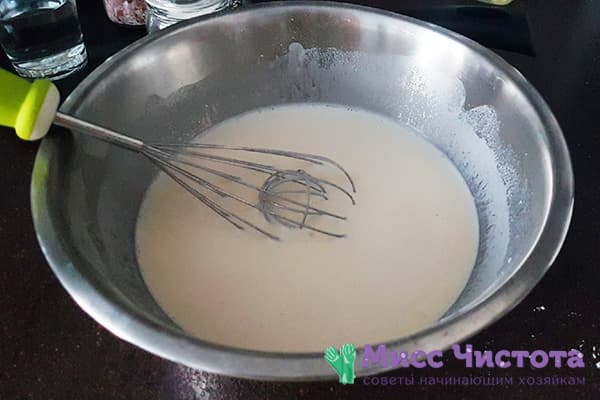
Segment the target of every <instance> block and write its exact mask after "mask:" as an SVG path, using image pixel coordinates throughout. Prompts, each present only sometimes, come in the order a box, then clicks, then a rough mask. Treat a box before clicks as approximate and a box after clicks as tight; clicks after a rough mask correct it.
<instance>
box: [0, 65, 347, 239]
mask: <svg viewBox="0 0 600 400" xmlns="http://www.w3.org/2000/svg"><path fill="white" fill-rule="evenodd" d="M0 82H1V83H3V84H6V85H8V86H10V87H9V89H12V90H7V91H3V92H2V93H0V100H6V99H5V98H4V97H10V99H8V100H10V101H6V102H5V101H0V104H2V105H0V125H7V126H11V127H14V128H15V129H16V131H17V134H18V135H19V136H20V137H21V138H24V139H28V140H35V139H39V138H40V137H42V136H44V135H45V134H46V132H47V131H48V129H49V127H50V125H51V124H52V123H54V124H55V125H58V126H62V127H64V128H67V129H71V130H73V131H76V132H80V133H84V134H87V135H89V136H92V137H94V138H96V139H100V140H102V141H105V142H108V143H111V144H114V145H117V146H119V147H122V148H125V149H129V150H132V151H135V152H138V153H140V154H142V155H144V156H145V157H147V158H148V159H149V160H150V161H152V163H154V165H156V166H157V167H158V168H159V169H161V170H162V171H163V172H164V173H165V174H167V175H168V176H169V177H170V178H171V179H173V180H174V181H175V182H177V183H178V184H179V185H181V186H182V187H183V188H184V189H186V190H187V191H188V192H190V193H191V194H192V195H193V196H194V197H196V198H197V199H198V200H200V201H201V202H202V203H203V204H204V205H206V206H207V207H209V208H210V209H211V210H213V211H214V212H215V213H217V214H218V215H219V216H221V217H223V218H224V219H225V220H227V221H228V222H229V223H231V224H232V225H233V226H235V227H236V228H238V229H241V230H244V229H245V228H252V229H254V230H256V231H258V232H260V233H261V234H263V235H265V236H267V237H269V238H271V239H275V240H279V239H280V238H279V236H277V235H276V234H275V233H273V232H271V231H269V230H268V229H267V228H265V227H262V226H259V224H257V223H256V222H254V221H252V220H251V219H249V218H246V217H245V216H244V215H240V213H236V212H232V211H230V210H229V209H228V207H227V206H226V205H224V204H223V201H219V199H231V200H232V201H234V202H237V203H239V204H242V205H244V206H245V207H249V208H251V209H254V210H256V211H257V212H259V213H260V214H262V215H263V216H264V219H265V220H266V221H267V222H270V223H278V224H279V225H282V226H285V227H288V228H293V229H307V230H310V231H314V232H318V233H321V234H324V235H327V236H331V237H336V238H342V237H345V234H344V233H339V232H334V231H332V230H330V229H325V228H321V227H320V225H317V224H315V221H319V220H322V219H325V218H329V219H334V220H345V219H346V217H345V216H343V215H340V214H338V213H337V212H333V211H329V210H326V209H325V208H324V207H322V206H321V204H323V201H324V200H328V199H329V196H330V194H331V191H337V192H338V193H341V194H343V196H345V197H347V198H348V199H349V201H350V202H351V203H352V204H355V200H354V194H355V193H356V187H355V185H354V182H353V180H352V178H351V177H350V175H349V174H348V172H347V171H346V170H345V169H344V168H343V167H342V166H341V165H339V164H338V163H337V162H335V161H333V160H331V159H329V158H327V157H323V156H318V155H313V154H305V153H298V152H292V151H284V150H274V149H265V148H253V147H243V146H225V145H217V144H203V143H189V144H149V143H145V142H143V141H141V140H139V139H135V138H132V137H129V136H126V135H123V134H121V133H117V132H115V131H112V130H110V129H107V128H104V127H101V126H98V125H96V124H93V123H90V122H86V121H83V120H81V119H79V118H76V117H73V116H70V115H67V114H64V113H61V112H58V111H57V108H58V103H59V97H60V96H59V94H58V90H57V89H56V87H55V86H54V85H53V84H52V83H50V82H48V81H34V82H33V83H29V82H27V81H25V80H23V79H21V78H18V77H16V76H14V75H12V74H9V73H8V72H6V71H3V70H1V69H0ZM8 86H7V87H8ZM28 96H29V99H28ZM32 96H33V97H35V100H36V101H35V102H34V103H33V107H32V102H31V97H32ZM242 154H246V155H248V154H254V155H256V154H261V155H268V156H269V157H272V158H286V159H291V160H295V161H301V162H303V163H307V164H309V165H316V166H325V167H329V168H333V169H335V170H337V171H338V172H339V173H340V174H341V176H342V177H343V179H344V181H345V183H344V185H346V186H347V188H346V187H344V186H343V185H341V184H339V183H336V182H334V181H331V180H328V179H325V178H319V177H317V176H315V174H310V173H308V172H307V171H305V170H304V169H286V168H281V167H277V166H275V165H273V164H270V163H264V162H259V161H256V160H252V159H247V158H246V159H244V158H242V157H241V155H242ZM219 166H221V167H222V168H219ZM236 169H239V170H244V171H251V172H252V173H253V174H260V175H264V176H265V178H264V180H262V181H259V182H262V184H260V183H259V184H256V183H253V182H249V181H248V180H245V179H243V178H242V177H241V174H240V175H238V174H236V173H235V170H236ZM218 182H231V183H233V184H234V185H237V186H239V187H242V188H244V189H245V191H246V192H247V193H253V194H254V195H255V196H253V198H248V196H242V195H240V194H239V193H237V192H234V191H232V190H228V189H227V188H225V187H223V186H222V185H221V184H219V183H218ZM229 186H231V185H229ZM316 199H319V201H317V202H315V200H316ZM315 203H318V205H315ZM315 217H316V218H315Z"/></svg>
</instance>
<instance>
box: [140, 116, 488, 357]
mask: <svg viewBox="0 0 600 400" xmlns="http://www.w3.org/2000/svg"><path fill="white" fill-rule="evenodd" d="M198 141H200V142H206V143H218V144H232V145H246V146H252V147H267V148H276V149H285V150H292V151H299V152H306V153H313V154H319V155H323V156H327V157H330V158H332V159H334V160H336V161H337V162H339V163H340V164H342V165H343V166H344V168H345V169H346V170H348V172H349V173H350V175H351V176H352V177H353V179H354V181H355V183H356V187H357V194H356V200H357V204H356V205H355V206H352V205H351V203H350V202H349V201H348V199H347V198H345V197H344V196H333V197H332V198H331V199H330V200H329V201H328V202H327V206H328V207H330V208H331V209H333V210H336V211H338V212H340V213H342V214H344V215H345V216H347V217H348V220H347V221H344V222H336V223H334V224H332V225H331V226H330V225H327V224H330V222H329V221H321V222H322V223H323V224H325V225H326V227H328V228H332V229H336V230H340V231H343V232H344V233H346V234H347V235H348V236H347V237H346V238H344V239H335V238H330V237H326V236H323V235H319V234H309V233H308V232H307V231H304V230H303V231H291V230H289V229H287V228H283V227H272V229H275V230H276V232H277V234H278V235H280V236H281V237H282V239H283V240H282V241H280V242H276V241H273V240H270V239H268V238H266V237H265V236H263V235H260V234H258V233H256V232H252V231H244V232H242V231H238V230H237V229H235V228H234V227H233V226H231V225H230V224H229V223H227V222H226V221H225V220H223V219H222V218H221V217H219V216H218V215H216V214H215V213H214V212H213V211H211V210H210V209H209V208H207V207H205V206H204V205H203V204H202V203H200V202H199V201H198V200H197V199H196V198H194V197H193V196H192V195H190V194H188V193H187V192H186V191H185V190H183V189H182V188H180V187H179V186H178V185H177V184H176V183H175V182H173V181H172V180H171V179H169V178H168V177H167V176H166V175H165V174H160V175H159V176H158V177H157V179H156V180H155V181H154V183H153V184H152V185H151V186H150V188H149V189H148V192H147V194H146V198H145V200H144V202H143V205H142V208H141V211H140V216H139V219H138V223H137V233H136V242H137V251H138V262H139V265H140V267H141V270H142V273H143V276H144V279H145V281H146V283H147V285H148V287H149V289H150V291H151V293H152V294H153V296H154V297H155V298H156V300H157V302H158V303H159V304H160V305H161V307H162V308H163V309H164V310H165V311H166V313H167V314H169V315H170V316H171V317H172V319H173V320H174V321H175V322H176V323H178V324H179V325H180V326H181V327H182V328H183V329H184V330H186V331H187V332H189V333H191V334H193V335H195V336H197V337H199V338H201V339H204V340H207V341H211V342H215V343H219V344H224V345H230V346H234V347H238V348H245V349H254V350H266V351H283V352H304V351H315V352H321V351H323V350H324V349H325V348H326V347H327V346H332V345H334V346H340V345H341V344H343V343H353V344H355V345H356V346H362V345H364V344H367V343H370V344H375V343H378V342H382V341H385V340H389V339H393V338H398V337H401V336H404V335H408V334H411V333H414V332H416V331H418V330H420V329H422V328H425V327H427V326H429V325H431V324H433V323H434V322H435V321H436V320H437V319H439V318H440V317H441V316H442V315H443V314H444V312H445V311H446V310H447V309H448V308H449V307H450V305H451V304H452V303H453V302H454V301H455V300H456V298H457V297H458V295H459V294H460V292H461V291H462V289H463V287H464V285H465V284H466V282H467V279H468V277H469V275H470V273H471V270H472V268H473V265H474V262H475V258H476V255H477V248H478V235H479V232H478V221H477V214H476V210H475V205H474V201H473V198H472V196H471V194H470V192H469V190H468V188H467V186H466V183H465V182H464V180H463V179H462V177H461V175H460V174H459V172H458V171H457V170H456V169H455V167H454V166H453V165H452V164H451V162H450V161H449V160H448V159H447V158H446V157H445V156H444V155H443V154H442V153H441V152H440V151H438V150H437V149H436V148H435V147H433V146H432V145H430V144H429V143H427V142H426V141H424V140H422V139H420V138H419V137H417V136H416V135H414V134H413V133H412V132H411V131H410V130H408V129H407V128H404V127H403V126H401V125H398V124H396V123H395V122H393V121H391V120H388V119H386V118H383V117H380V116H377V115H374V114H371V113H368V112H364V111H355V110H347V109H345V108H341V107H332V106H325V105H292V106H284V107H277V108H274V109H265V110H260V111H256V112H252V113H248V114H245V115H242V116H240V117H238V118H235V119H232V120H228V121H226V122H224V123H222V124H219V125H217V126H215V127H213V128H211V130H209V131H208V132H207V133H206V134H205V135H202V137H200V138H199V139H198ZM280 162H281V160H280ZM290 167H291V168H295V167H296V165H290ZM315 171H316V172H315ZM315 171H310V170H309V171H308V172H315V173H316V174H318V173H320V172H323V171H319V170H315ZM323 173H325V174H327V173H329V172H328V171H326V172H323ZM249 174H250V175H253V174H252V173H249ZM320 176H321V177H322V175H320ZM245 179H249V180H251V181H252V180H253V179H258V180H257V181H256V182H260V181H261V180H264V176H263V177H262V178H256V177H255V176H246V177H245ZM331 179H338V181H339V182H343V180H341V179H342V178H341V177H340V176H339V175H336V176H332V177H331ZM219 184H221V185H225V186H227V183H226V182H219ZM226 204H227V206H228V207H230V209H232V210H235V211H236V212H238V213H240V214H242V215H245V216H248V217H249V218H254V220H256V221H261V222H263V223H264V221H263V220H264V218H262V217H261V216H260V214H258V213H257V211H255V210H251V209H248V208H247V207H244V206H241V205H237V204H235V203H233V202H228V203H226ZM317 222H318V221H317Z"/></svg>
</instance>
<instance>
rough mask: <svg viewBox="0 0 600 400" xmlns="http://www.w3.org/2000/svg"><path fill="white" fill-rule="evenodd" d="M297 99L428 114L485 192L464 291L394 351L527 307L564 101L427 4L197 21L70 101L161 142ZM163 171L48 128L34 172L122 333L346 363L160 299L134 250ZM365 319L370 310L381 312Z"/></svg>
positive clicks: (554, 226)
mask: <svg viewBox="0 0 600 400" xmlns="http://www.w3.org/2000/svg"><path fill="white" fill-rule="evenodd" d="M293 102H324V103H334V104H343V105H346V106H350V107H355V108H362V109H367V110H371V111H373V112H376V113H379V114H382V115H385V116H388V117H389V118H393V119H395V120H398V121H399V122H401V123H402V124H405V125H408V126H410V127H412V128H413V129H414V130H415V132H417V133H418V134H420V135H422V136H423V137H425V138H426V139H427V140H429V141H431V142H432V143H434V144H435V145H436V146H438V147H439V148H440V149H441V150H442V151H443V152H444V153H445V154H446V155H448V157H449V158H450V159H451V160H452V161H453V162H454V163H455V165H456V166H457V168H458V169H459V170H460V171H461V173H462V174H463V176H464V177H465V180H466V181H467V183H468V185H469V187H470V189H471V191H472V193H473V195H474V197H475V199H476V203H477V209H478V214H479V223H480V228H481V241H480V247H479V256H478V259H477V265H476V266H475V269H474V271H473V274H472V276H471V278H470V280H469V282H468V284H467V287H466V289H465V290H464V292H463V293H462V295H461V296H460V298H459V299H458V301H457V302H456V304H454V305H453V306H452V308H451V309H450V310H449V311H448V313H447V314H446V315H445V316H444V317H443V318H442V319H441V320H440V321H439V322H438V323H437V324H435V325H434V326H432V327H430V328H428V329H425V330H423V331H421V332H418V333H416V334H414V335H413V336H410V337H403V338H397V339H395V340H391V341H389V342H388V343H386V345H387V347H388V349H392V350H396V351H399V350H406V351H411V350H416V349H420V350H425V351H428V350H433V349H445V348H447V347H448V346H450V345H451V344H453V343H456V342H461V341H463V340H465V339H466V338H468V337H470V336H472V335H473V334H475V333H476V332H478V331H479V330H481V329H482V328H484V327H485V326H487V325H489V324H490V323H492V322H493V321H494V320H496V319H498V318H499V317H501V316H502V315H503V314H505V313H506V312H508V311H509V310H510V309H511V308H513V307H514V306H515V305H516V304H518V303H519V302H520V301H521V300H522V299H523V298H524V297H525V295H526V294H527V293H528V292H529V291H530V290H531V289H532V288H533V286H534V285H535V284H536V283H537V282H538V281H539V280H540V278H541V277H542V275H543V274H544V273H545V271H546V270H547V269H548V268H549V266H550V264H551V263H552V261H553V260H554V258H555V256H556V255H557V253H558V251H559V248H560V246H561V244H562V242H563V240H564V237H565V234H566V231H567V227H568V224H569V220H570V216H571V211H572V206H573V176H572V170H571V163H570V160H569V155H568V151H567V148H566V145H565V142H564V139H563V136H562V134H561V130H560V128H559V126H558V124H557V122H556V120H555V119H554V117H553V115H552V113H551V112H550V110H549V109H548V106H547V105H546V104H545V103H544V101H543V100H542V98H541V97H540V96H539V95H538V93H537V92H536V91H535V90H534V88H533V87H532V86H531V85H530V84H529V83H527V81H526V80H525V79H524V78H523V77H522V76H521V75H520V74H519V73H518V72H517V71H516V70H515V69H514V68H512V67H511V66H510V65H508V64H507V63H506V62H504V61H503V60H502V59H501V58H500V57H498V56H496V55H495V54H494V53H492V52H491V51H488V50H486V49H484V48H482V47H481V46H479V45H477V44H476V43H474V42H472V41H470V40H468V39H466V38H464V37H461V36H459V35H456V34H454V33H452V32H449V31H447V30H444V29H441V28H439V27H436V26H433V25H429V24H426V23H423V22H420V21H417V20H414V19H410V18H405V17H402V16H399V15H395V14H391V13H387V12H383V11H376V10H372V9H367V8H361V7H355V6H349V5H341V4H333V3H318V4H317V3H315V2H313V3H300V2H293V3H291V4H290V3H285V4H270V5H268V6H262V7H256V8H252V9H245V10H240V11H237V12H234V13H230V14H225V15H220V16H218V17H215V18H208V19H202V20H196V21H190V22H188V23H184V24H181V25H178V26H176V27H174V28H172V29H168V30H166V31H163V32H160V33H159V34H156V35H152V36H150V37H146V38H144V39H142V40H141V41H139V42H137V43H135V44H133V45H132V46H130V47H128V48H126V49H125V50H123V51H121V52H120V53H118V54H117V55H115V56H114V57H111V58H110V59H109V60H107V61H106V62H105V63H104V64H103V65H102V66H101V67H99V68H98V69H97V70H96V71H94V72H93V73H92V74H91V75H90V76H89V77H87V78H86V79H85V80H84V81H83V83H81V84H80V85H79V87H78V88H77V89H76V90H75V91H74V92H73V93H72V94H71V96H70V97H69V98H68V99H67V100H66V102H65V103H64V105H63V111H65V112H68V113H71V114H74V115H76V116H80V117H82V118H85V119H89V120H91V121H95V122H97V123H100V124H103V125H106V126H109V127H112V128H114V129H117V130H121V131H123V132H127V133H129V134H130V135H132V136H137V137H140V138H143V139H145V140H149V141H154V140H160V141H174V140H186V139H187V138H189V137H191V136H192V135H195V134H196V133H198V132H200V131H201V130H203V129H205V128H207V127H210V126H211V125H213V124H216V123H218V122H219V121H222V120H224V119H226V118H228V117H231V116H234V115H236V114H239V113H242V112H245V111H248V110H251V109H255V108H258V107H267V106H272V105H277V104H284V103H293ZM324 140H326V138H324ZM340 146H343V143H340ZM155 173H156V171H155V170H154V169H153V168H152V166H151V165H150V164H149V162H147V161H146V160H144V159H143V158H141V157H138V156H136V155H134V154H132V153H128V152H127V151H125V150H121V149H118V148H115V147H110V146H109V145H106V144H103V143H99V142H96V141H94V140H91V139H88V138H86V137H83V136H80V135H77V134H75V135H70V134H68V133H66V132H62V133H55V134H53V135H51V136H50V137H48V138H47V139H45V140H44V142H43V143H42V145H41V147H40V150H39V154H38V157H37V159H36V163H35V168H34V173H33V180H32V209H33V217H34V221H35V228H36V231H37V234H38V238H39V242H40V244H41V247H42V249H43V251H44V253H45V255H46V258H47V259H48V262H49V264H50V266H51V267H52V269H53V270H54V272H55V273H56V275H57V276H58V278H59V279H60V281H61V282H62V284H63V285H64V287H65V288H66V289H67V291H68V292H69V293H70V294H71V296H72V297H73V298H74V299H75V301H77V303H78V304H79V305H80V306H81V307H82V308H83V309H84V310H85V311H86V312H87V313H89V314H90V315H91V316H92V317H93V318H95V319H96V320H97V321H99V322H100V323H101V324H102V325H104V326H105V327H106V328H108V329H109V330H110V331H112V332H113V333H114V334H116V335H117V336H119V337H121V338H123V339H124V340H126V341H128V342H131V343H133V344H135V345H137V346H139V347H141V348H144V349H146V350H148V351H150V352H152V353H155V354H158V355H160V356H162V357H165V358H167V359H170V360H174V361H178V362H180V363H183V364H186V365H188V366H192V367H196V368H199V369H203V370H206V371H211V372H216V373H222V374H227V375H233V376H241V377H251V378H256V379H290V380H310V379H323V378H333V377H334V373H333V371H332V370H331V369H330V367H329V366H328V365H327V363H326V362H325V361H324V360H323V357H322V354H320V353H319V354H316V353H315V354H272V353H263V352H254V351H246V350H240V349H235V348H228V347H223V346H219V345H215V344H212V343H207V342H204V341H202V340H198V339H195V338H193V337H190V336H188V335H187V334H186V333H185V332H183V331H182V330H181V329H180V328H179V327H178V326H177V325H175V324H174V323H173V322H171V321H170V320H169V318H168V317H167V316H166V315H165V314H164V313H163V312H162V311H161V309H160V308H159V307H158V306H157V304H156V303H155V301H154V300H153V298H152V297H151V295H150V293H149V292H148V290H147V288H146V286H145V285H144V282H143V280H142V277H141V275H140V272H139V269H138V266H137V264H136V256H135V248H134V228H135V222H136V216H137V213H138V207H139V205H140V201H141V199H142V196H143V194H144V191H145V189H146V188H147V186H148V184H149V183H150V182H151V180H152V178H153V176H154V175H155ZM415 173H418V171H415ZM390 179H393V171H391V172H390ZM199 249H200V250H201V244H199ZM199 254H201V253H199ZM240 268H243V266H241V267H240ZM282 268H285V265H282ZM323 268H327V266H326V265H324V266H323ZM440 268H441V269H443V266H440ZM315 279H318V277H315ZM382 279H385V277H382ZM403 284H409V283H403V282H399V287H400V286H401V285H403ZM361 295H363V296H365V301H368V294H364V293H363V294H361ZM423 297H424V298H423V301H426V299H427V291H426V290H424V291H423ZM198 301H202V293H198ZM223 312H226V310H223ZM357 318H361V319H364V322H365V323H369V321H368V316H367V315H363V316H358V315H357ZM389 318H400V319H401V318H402V315H390V316H389ZM315 329H318V328H317V327H315ZM357 345H358V346H359V347H360V346H362V345H363V344H361V343H357ZM360 355H361V353H360V350H359V354H358V358H360ZM382 370H383V368H375V367H373V368H370V369H360V368H358V370H357V373H358V374H359V375H363V374H371V373H376V372H380V371H382Z"/></svg>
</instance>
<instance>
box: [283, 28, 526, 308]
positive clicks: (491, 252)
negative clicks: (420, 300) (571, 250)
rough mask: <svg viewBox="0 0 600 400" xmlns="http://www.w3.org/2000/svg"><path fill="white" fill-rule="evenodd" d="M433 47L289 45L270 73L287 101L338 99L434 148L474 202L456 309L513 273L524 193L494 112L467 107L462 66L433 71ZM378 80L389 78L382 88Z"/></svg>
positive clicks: (523, 222)
mask: <svg viewBox="0 0 600 400" xmlns="http://www.w3.org/2000/svg"><path fill="white" fill-rule="evenodd" d="M431 39H435V38H433V37H432V38H431ZM423 40H428V38H424V39H423ZM438 45H442V44H440V43H438V42H436V41H431V43H428V45H427V46H426V47H424V48H423V50H422V52H417V53H414V52H413V53H411V54H407V55H405V54H400V53H396V54H390V53H387V54H386V53H363V52H357V51H343V50H339V49H335V48H305V47H303V46H302V44H300V43H292V44H291V45H290V46H289V51H288V53H287V54H286V55H285V56H283V57H281V58H280V59H277V60H275V61H274V62H273V64H272V67H271V68H272V70H273V71H274V72H279V71H281V73H282V75H283V76H285V77H286V79H288V80H289V81H290V84H289V86H290V87H291V88H292V90H291V94H289V93H287V92H286V94H285V96H287V98H289V97H292V98H293V99H294V100H297V101H322V102H329V101H330V100H331V101H334V100H335V99H339V98H344V101H345V104H346V105H349V106H352V107H357V108H362V109H369V110H373V109H374V110H378V112H379V113H382V114H385V115H388V116H390V117H391V118H393V119H395V120H397V121H398V122H399V123H401V124H403V125H406V126H408V127H410V128H411V129H412V130H414V131H415V132H416V133H417V134H418V135H419V136H421V137H423V138H424V139H426V140H427V141H428V142H430V143H432V144H433V145H435V146H436V147H437V148H438V149H440V150H441V151H442V152H443V153H444V154H445V155H446V156H447V157H448V158H449V159H450V161H452V163H453V164H454V165H455V167H456V168H457V169H458V170H459V171H460V173H461V175H462V176H463V178H464V179H465V181H466V183H467V185H468V187H469V189H470V191H471V193H472V195H473V197H474V199H475V204H476V207H477V212H478V217H479V225H480V244H479V254H478V259H477V262H476V265H477V266H478V268H476V269H475V270H474V273H473V275H472V276H471V278H470V281H469V285H468V286H467V288H466V290H465V291H464V292H463V294H462V295H461V297H460V299H459V300H458V302H457V303H456V304H455V305H454V306H453V307H452V311H456V310H459V309H461V308H462V307H466V306H467V307H468V306H470V305H472V304H475V303H477V302H478V301H480V300H481V299H482V298H484V297H486V296H487V295H489V294H490V293H492V292H493V290H495V289H496V288H498V287H499V285H501V284H502V283H503V282H505V281H506V279H508V278H509V274H508V272H509V271H511V270H512V271H514V267H513V266H512V261H513V259H512V257H511V248H510V241H509V238H510V236H511V232H510V229H509V227H512V229H513V230H514V232H513V233H512V234H514V235H515V236H516V235H518V232H520V231H522V230H525V227H526V224H527V221H528V218H527V208H528V204H529V203H528V199H529V194H528V188H527V182H526V181H525V180H524V177H523V176H520V175H519V173H518V171H517V169H516V167H517V166H518V161H517V159H516V157H515V155H514V153H513V151H512V150H511V148H510V146H508V145H507V144H506V143H502V141H501V138H500V135H499V133H500V130H501V123H500V120H499V118H498V116H497V114H496V110H495V109H494V108H493V107H492V106H490V105H487V104H475V105H471V104H468V103H467V100H468V99H467V91H466V89H465V86H464V84H463V82H462V81H461V79H460V71H461V70H462V68H463V66H462V65H461V64H460V63H454V64H453V63H451V62H449V63H448V64H446V65H444V68H439V63H436V62H431V60H432V57H433V56H432V53H431V52H434V51H435V46H438ZM443 45H444V46H452V45H455V44H452V43H446V42H444V44H443ZM457 51H460V49H457ZM433 58H435V57H433ZM390 71H392V72H390ZM381 76H391V77H392V78H391V79H390V80H389V81H388V82H387V85H386V87H385V88H383V90H381V89H382V87H381V85H380V82H379V80H380V77H381ZM498 79H499V78H497V79H496V80H498ZM374 87H377V88H379V90H377V91H373V90H372V88H374ZM282 97H284V96H282Z"/></svg>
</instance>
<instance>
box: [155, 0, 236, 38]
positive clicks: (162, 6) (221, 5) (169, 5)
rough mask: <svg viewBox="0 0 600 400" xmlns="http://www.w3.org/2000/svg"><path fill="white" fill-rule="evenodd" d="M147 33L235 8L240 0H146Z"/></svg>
mask: <svg viewBox="0 0 600 400" xmlns="http://www.w3.org/2000/svg"><path fill="white" fill-rule="evenodd" d="M146 3H147V6H148V12H147V16H146V27H147V28H148V33H152V32H156V31H159V30H161V29H164V28H166V27H168V26H171V25H173V24H176V23H177V22H180V21H184V20H186V19H190V18H194V17H199V16H201V15H205V14H211V13H214V12H217V11H221V10H224V9H226V8H230V7H234V6H237V5H239V4H240V3H241V1H240V0H146Z"/></svg>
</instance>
